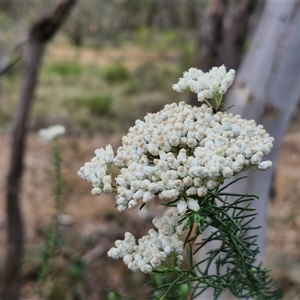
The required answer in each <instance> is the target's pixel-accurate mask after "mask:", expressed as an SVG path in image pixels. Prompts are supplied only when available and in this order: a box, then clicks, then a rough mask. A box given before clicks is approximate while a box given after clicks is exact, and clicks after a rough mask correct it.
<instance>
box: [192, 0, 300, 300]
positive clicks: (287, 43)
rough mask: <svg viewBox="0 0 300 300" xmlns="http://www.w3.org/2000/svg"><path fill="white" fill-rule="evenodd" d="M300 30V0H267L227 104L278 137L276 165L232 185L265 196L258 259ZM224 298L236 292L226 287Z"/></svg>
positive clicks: (299, 56) (296, 92)
mask: <svg viewBox="0 0 300 300" xmlns="http://www.w3.org/2000/svg"><path fill="white" fill-rule="evenodd" d="M299 31H300V3H299V2H273V1H267V3H266V6H265V9H264V12H263V15H262V17H261V19H260V23H259V25H258V27H257V30H256V32H255V35H254V38H253V42H252V45H251V48H250V50H249V52H248V53H247V55H246V56H245V58H244V60H243V61H242V64H241V66H240V68H239V69H238V72H237V77H236V80H235V83H234V86H233V87H232V89H231V90H230V91H229V93H228V95H227V102H226V104H227V106H228V107H229V106H230V105H234V107H233V108H231V109H230V111H231V112H233V113H236V114H241V115H242V117H243V118H246V119H255V120H256V122H257V123H258V124H263V125H264V127H265V129H266V131H267V132H269V133H270V134H271V135H272V136H273V137H274V138H275V142H274V147H273V149H272V151H271V153H270V154H269V155H268V157H267V158H266V159H270V160H272V161H273V163H274V167H273V168H271V169H268V170H266V171H263V172H261V171H257V170H253V171H250V172H248V173H247V174H244V175H247V176H248V178H247V180H242V181H240V182H239V184H237V185H235V186H234V187H232V191H234V192H238V193H251V194H256V195H257V196H259V200H258V201H254V202H253V207H254V208H256V210H257V212H258V216H257V218H256V220H255V221H254V222H255V226H261V228H260V229H259V230H258V231H257V232H256V234H257V235H258V239H257V243H258V245H259V247H260V251H261V252H260V254H259V255H258V257H257V262H258V263H259V262H261V261H263V256H264V251H265V237H266V229H267V204H268V200H269V191H270V188H271V185H272V177H273V173H274V170H275V166H276V159H277V157H278V153H279V150H280V147H281V141H282V139H283V136H284V133H285V131H286V128H287V125H288V123H289V121H290V119H291V116H292V114H293V111H294V110H295V107H296V105H297V102H298V101H299V98H300V85H299V78H300V35H299ZM278 172H280V170H278ZM251 234H253V232H252V233H251ZM207 250H208V249H205V251H207ZM203 255H204V252H201V253H199V256H198V259H201V257H202V258H203ZM197 299H213V295H212V291H211V290H209V291H207V292H206V293H204V294H202V295H201V296H199V297H198V298H197ZM219 299H234V297H233V296H232V295H230V294H229V293H228V294H225V293H224V294H223V295H222V296H221V297H219Z"/></svg>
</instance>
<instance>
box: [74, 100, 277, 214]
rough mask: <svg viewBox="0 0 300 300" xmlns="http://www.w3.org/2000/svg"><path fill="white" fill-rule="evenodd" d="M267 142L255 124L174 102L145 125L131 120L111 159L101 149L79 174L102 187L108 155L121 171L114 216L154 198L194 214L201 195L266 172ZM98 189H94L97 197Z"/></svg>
mask: <svg viewBox="0 0 300 300" xmlns="http://www.w3.org/2000/svg"><path fill="white" fill-rule="evenodd" d="M272 143H273V138H272V137H270V135H269V134H268V133H266V131H265V130H264V129H263V126H262V125H256V123H255V121H254V120H251V121H248V120H244V119H242V118H241V117H240V116H239V115H233V114H231V113H226V112H218V113H214V112H213V110H212V109H211V108H209V107H208V106H206V105H202V106H201V107H192V106H190V105H187V104H185V103H184V102H181V103H179V104H175V103H173V104H171V105H166V106H165V108H164V109H163V110H161V111H160V112H158V113H156V114H148V115H147V116H146V117H145V122H143V121H140V120H138V121H136V125H135V126H133V127H132V128H130V129H129V133H128V134H127V135H126V136H124V137H123V139H122V146H121V147H120V148H119V149H118V151H117V155H116V157H115V158H113V157H112V153H111V152H112V150H111V148H109V149H110V150H109V155H108V154H107V151H105V150H103V149H102V150H101V151H99V152H98V153H99V154H98V155H97V157H96V158H93V159H92V162H91V163H86V164H85V166H84V167H82V168H81V169H80V171H79V175H80V176H81V177H82V178H84V179H86V180H88V181H89V182H92V183H93V186H94V188H95V182H96V181H97V184H99V181H100V182H101V184H102V185H103V182H102V179H103V178H104V177H103V176H105V175H106V174H107V170H108V169H107V164H106V162H107V159H106V157H107V155H108V156H109V157H110V158H109V161H110V162H113V164H114V165H115V166H116V167H117V168H119V170H120V172H119V174H118V175H117V176H116V177H115V182H116V188H117V196H116V203H117V206H118V210H119V211H124V210H127V209H131V208H133V207H136V206H137V205H138V202H139V201H143V202H144V203H147V202H149V201H151V200H152V199H153V198H154V197H155V195H158V197H159V198H160V199H161V200H166V201H171V200H175V199H178V200H179V202H178V210H179V212H180V213H181V214H184V213H185V211H186V210H187V208H188V209H190V210H193V211H198V210H199V205H198V203H197V201H196V200H194V198H195V197H197V196H199V197H203V196H205V195H206V194H207V192H208V190H212V189H214V188H216V187H217V186H219V185H220V184H221V183H222V182H223V181H224V179H225V178H229V177H231V176H233V175H235V174H237V173H240V172H242V171H244V170H247V169H249V168H257V169H260V170H264V169H267V168H269V167H270V166H271V165H272V163H271V161H262V159H263V157H264V156H265V155H267V154H268V153H269V152H270V150H271V148H272V146H273V144H272ZM96 151H98V150H96ZM99 155H100V156H99ZM102 185H101V187H102ZM101 187H99V186H97V187H96V188H97V189H98V190H97V191H98V192H99V193H100V192H101V191H102V190H101ZM98 192H97V193H96V194H98ZM93 193H94V194H95V190H93Z"/></svg>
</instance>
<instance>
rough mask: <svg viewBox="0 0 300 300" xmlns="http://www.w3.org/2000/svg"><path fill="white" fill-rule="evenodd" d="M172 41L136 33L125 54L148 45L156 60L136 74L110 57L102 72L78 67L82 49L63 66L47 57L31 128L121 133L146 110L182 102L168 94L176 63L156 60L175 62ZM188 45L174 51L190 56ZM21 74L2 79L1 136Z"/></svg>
mask: <svg viewBox="0 0 300 300" xmlns="http://www.w3.org/2000/svg"><path fill="white" fill-rule="evenodd" d="M150 35H151V38H149V37H150ZM177 38H178V35H177V34H175V33H174V32H172V31H166V32H165V33H161V34H158V35H157V36H156V33H153V32H151V31H149V29H146V28H142V29H140V30H139V31H137V33H136V35H135V37H133V39H136V41H135V43H136V44H130V45H131V48H130V49H132V46H133V47H136V48H142V49H144V47H145V44H144V42H146V41H147V40H148V41H150V44H149V45H148V49H149V50H150V51H153V53H157V58H156V59H153V60H151V61H148V62H145V60H144V61H143V62H142V61H141V62H140V63H139V64H138V66H137V67H136V68H132V67H131V68H129V67H128V66H127V65H126V60H124V61H120V60H116V58H115V57H114V58H110V57H107V60H106V64H105V65H104V66H102V65H97V64H96V63H95V64H93V63H83V62H82V61H81V59H79V58H80V55H81V52H80V51H85V50H88V51H90V49H89V48H88V47H82V48H81V49H80V51H79V52H78V53H77V54H76V57H74V55H73V54H70V58H69V59H68V60H63V59H59V58H54V57H51V56H49V55H46V56H45V60H44V62H43V65H42V68H41V72H40V77H39V85H38V87H37V91H36V93H35V95H36V97H35V102H34V105H33V113H32V118H31V121H30V124H31V127H32V128H33V129H34V130H37V129H39V128H41V127H46V126H49V125H52V124H55V123H61V124H65V125H67V126H69V127H70V128H69V129H70V130H71V132H72V129H74V130H75V132H78V130H79V131H80V132H87V133H89V134H94V133H97V132H100V131H101V132H104V133H113V132H119V131H121V132H123V131H126V130H127V129H128V127H130V126H132V125H133V124H134V121H135V120H136V119H137V118H139V119H141V118H143V117H144V116H145V114H146V113H147V110H149V111H151V112H155V111H157V109H159V108H161V107H163V105H164V104H165V103H170V102H173V101H180V100H186V95H182V94H178V93H176V92H174V91H173V90H172V84H173V83H175V82H176V81H177V80H178V75H181V70H182V68H181V66H180V60H174V61H172V60H170V59H169V58H168V57H167V58H166V57H164V56H163V55H161V51H163V52H164V53H167V52H168V51H169V50H168V49H171V50H172V53H173V54H172V55H173V56H174V50H175V48H176V47H175V45H176V43H178V41H177ZM55 43H56V44H57V47H60V48H61V49H63V48H64V45H65V44H64V43H61V42H60V41H59V40H57V41H55ZM129 43H133V42H132V41H131V42H129ZM142 44H143V45H142ZM190 44H191V43H190ZM190 44H188V43H186V44H183V45H182V47H181V48H182V49H185V51H182V49H181V48H177V50H176V51H178V53H181V52H185V55H186V52H188V53H189V55H192V54H191V53H192V52H193V51H192V50H193V49H192V47H191V46H190ZM68 47H69V45H68ZM121 47H122V46H121ZM173 48H174V49H173ZM126 49H127V48H126V46H125V47H124V57H126V56H129V57H130V55H131V54H130V53H126V52H125V51H128V50H126ZM187 49H188V50H187ZM112 50H113V48H112ZM64 51H65V49H64ZM93 51H99V53H98V54H97V52H96V53H95V55H99V56H101V55H103V53H102V52H101V49H99V50H93ZM179 71H180V72H179ZM21 74H22V72H21V68H17V69H16V70H15V71H14V72H12V73H11V74H10V75H9V76H4V77H3V102H2V106H1V111H0V127H1V130H6V128H8V127H9V126H10V122H11V120H12V117H13V115H14V112H15V107H16V105H17V104H16V103H17V101H18V99H19V93H20V86H21V79H22V78H21Z"/></svg>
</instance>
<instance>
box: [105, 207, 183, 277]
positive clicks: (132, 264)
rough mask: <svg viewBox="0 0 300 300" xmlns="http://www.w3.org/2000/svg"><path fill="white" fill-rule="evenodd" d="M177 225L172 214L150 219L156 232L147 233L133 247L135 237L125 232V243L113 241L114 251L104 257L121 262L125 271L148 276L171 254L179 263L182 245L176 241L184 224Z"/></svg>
mask: <svg viewBox="0 0 300 300" xmlns="http://www.w3.org/2000/svg"><path fill="white" fill-rule="evenodd" d="M179 221H180V217H179V216H178V212H177V211H176V210H174V211H169V212H168V213H166V214H165V215H164V216H162V218H159V219H154V220H153V224H154V226H155V227H156V228H157V229H158V232H157V231H155V230H154V229H150V230H149V232H148V233H149V234H148V235H146V236H143V237H142V238H140V239H139V240H138V244H137V245H136V240H135V237H134V236H133V235H132V234H131V233H130V232H126V233H125V239H124V240H123V241H121V240H117V241H116V242H115V246H116V247H113V248H111V249H110V250H109V251H108V256H110V257H112V258H114V259H119V258H123V261H124V263H125V264H126V265H127V266H128V268H129V269H131V270H133V271H138V270H140V271H142V272H143V273H151V272H152V270H153V269H154V268H156V267H158V266H160V265H161V264H162V262H163V261H165V260H166V259H167V257H169V256H170V255H172V254H175V255H176V257H177V259H178V260H179V261H182V259H183V257H182V255H181V253H182V251H183V242H182V241H180V240H179V236H180V235H181V234H182V233H183V228H184V222H182V223H181V224H179Z"/></svg>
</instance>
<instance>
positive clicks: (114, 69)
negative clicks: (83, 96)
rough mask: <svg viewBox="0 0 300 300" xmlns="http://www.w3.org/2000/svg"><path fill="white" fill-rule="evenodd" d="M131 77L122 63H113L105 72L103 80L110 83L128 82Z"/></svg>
mask: <svg viewBox="0 0 300 300" xmlns="http://www.w3.org/2000/svg"><path fill="white" fill-rule="evenodd" d="M129 77H130V72H129V71H128V69H127V68H126V67H125V66H124V65H123V64H122V63H120V62H118V61H117V62H113V63H112V64H110V65H109V66H107V67H106V68H104V70H103V78H104V79H105V80H107V81H108V82H111V83H114V82H121V81H125V80H128V79H129Z"/></svg>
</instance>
